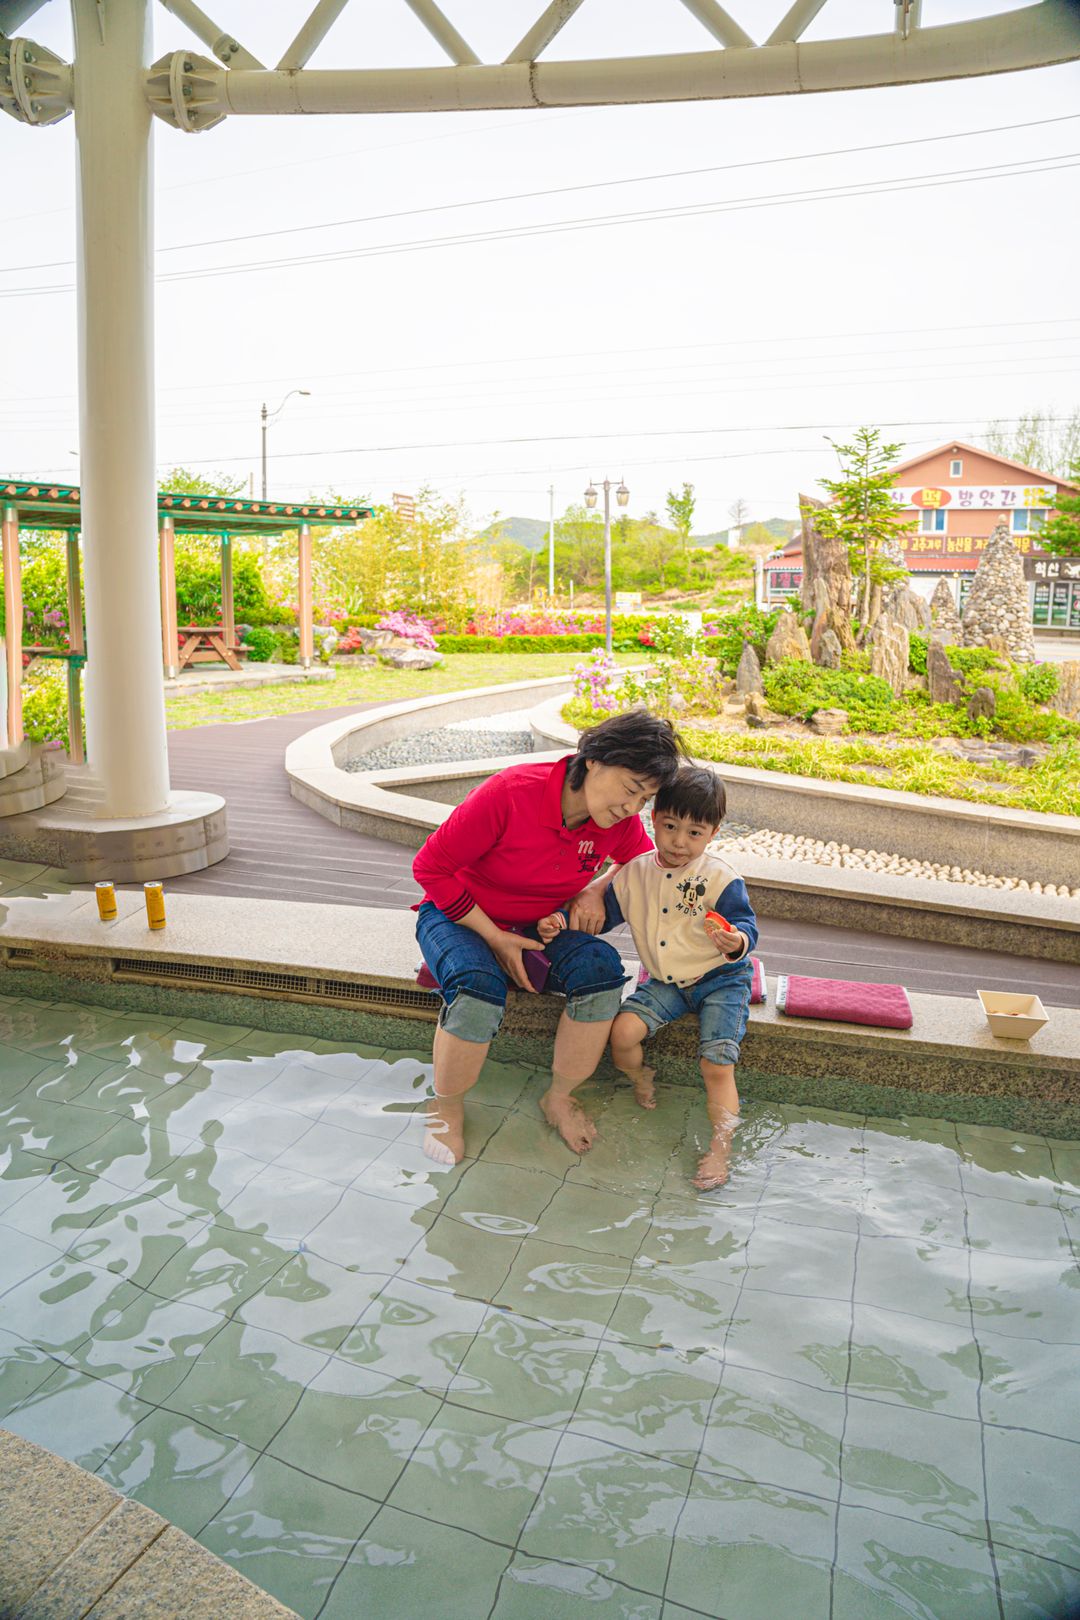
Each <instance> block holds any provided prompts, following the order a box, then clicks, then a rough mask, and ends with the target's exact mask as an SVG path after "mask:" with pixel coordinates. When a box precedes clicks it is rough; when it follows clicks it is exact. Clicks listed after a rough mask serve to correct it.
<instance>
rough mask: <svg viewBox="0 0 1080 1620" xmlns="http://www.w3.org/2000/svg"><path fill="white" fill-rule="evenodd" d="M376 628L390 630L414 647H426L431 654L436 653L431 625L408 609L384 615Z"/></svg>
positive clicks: (400, 609) (392, 633)
mask: <svg viewBox="0 0 1080 1620" xmlns="http://www.w3.org/2000/svg"><path fill="white" fill-rule="evenodd" d="M375 628H376V630H389V632H390V634H391V635H392V636H399V637H400V638H401V640H402V641H411V642H412V644H413V646H414V647H424V648H426V649H427V650H428V651H429V652H434V651H435V637H434V636H433V635H432V633H431V625H430V624H429V623H428V621H427V620H426V619H421V618H419V617H418V616H417V615H416V614H415V613H409V612H408V611H407V610H406V609H403V608H399V609H397V611H396V612H394V613H386V614H384V615H383V617H382V618H381V619H380V620H379V622H378V624H377V625H376V626H375Z"/></svg>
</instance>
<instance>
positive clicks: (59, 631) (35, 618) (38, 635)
mask: <svg viewBox="0 0 1080 1620" xmlns="http://www.w3.org/2000/svg"><path fill="white" fill-rule="evenodd" d="M23 619H24V621H25V622H24V625H23V640H24V641H28V642H29V643H30V644H31V646H35V647H56V648H58V649H59V650H60V651H61V652H67V650H68V647H69V646H70V642H69V639H68V622H67V614H66V613H65V612H64V610H63V609H62V608H46V609H45V610H44V611H43V612H40V613H35V612H34V611H33V609H32V608H29V607H26V608H24V609H23Z"/></svg>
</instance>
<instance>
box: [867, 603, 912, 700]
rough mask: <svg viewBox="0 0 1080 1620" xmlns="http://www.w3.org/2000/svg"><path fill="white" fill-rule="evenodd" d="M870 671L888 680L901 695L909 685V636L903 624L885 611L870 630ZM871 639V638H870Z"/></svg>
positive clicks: (897, 693) (898, 694) (898, 695)
mask: <svg viewBox="0 0 1080 1620" xmlns="http://www.w3.org/2000/svg"><path fill="white" fill-rule="evenodd" d="M870 637H871V638H872V640H871V646H870V673H871V675H879V676H880V677H881V679H882V680H883V681H887V682H888V683H889V685H890V686H891V687H892V689H893V691H894V692H895V693H896V696H897V697H901V696H902V695H903V692H904V690H905V688H906V686H907V677H908V654H909V651H910V645H909V637H908V633H907V631H906V630H905V629H904V626H903V625H902V624H897V623H896V621H895V620H894V619H890V618H889V616H888V615H887V614H885V613H882V614H881V615H880V617H879V618H878V619H877V620H876V621H875V623H874V628H873V630H872V631H871V632H870ZM868 639H870V638H868Z"/></svg>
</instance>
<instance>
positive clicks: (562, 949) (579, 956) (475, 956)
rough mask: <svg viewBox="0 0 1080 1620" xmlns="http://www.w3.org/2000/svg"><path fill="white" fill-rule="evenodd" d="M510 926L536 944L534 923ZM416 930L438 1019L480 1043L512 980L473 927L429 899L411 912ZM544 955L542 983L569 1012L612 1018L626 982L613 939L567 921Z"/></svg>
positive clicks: (593, 1019)
mask: <svg viewBox="0 0 1080 1620" xmlns="http://www.w3.org/2000/svg"><path fill="white" fill-rule="evenodd" d="M514 931H515V933H518V934H523V935H524V936H525V937H526V938H527V939H535V940H536V942H537V949H539V948H540V937H539V935H538V934H537V932H536V929H535V927H534V926H533V925H532V924H530V925H529V926H528V927H523V928H518V929H515V930H514ZM416 938H417V943H418V944H419V946H420V949H421V951H422V952H423V957H424V961H425V962H426V963H427V965H428V968H429V969H430V971H431V975H432V977H433V978H434V979H435V981H436V983H437V984H438V986H439V990H440V993H441V995H442V998H443V1008H442V1012H441V1013H440V1014H439V1023H440V1025H441V1027H442V1028H443V1029H445V1030H446V1031H447V1032H448V1034H450V1035H456V1036H457V1037H458V1038H459V1040H463V1041H475V1042H477V1043H478V1044H484V1045H486V1044H487V1043H488V1042H489V1041H491V1040H493V1039H494V1037H495V1033H496V1031H497V1030H498V1027H499V1025H500V1024H501V1023H502V1018H503V1012H504V1011H505V1009H506V992H507V990H508V988H509V986H510V980H509V978H508V977H507V975H506V973H505V971H504V970H503V969H502V968H501V967H500V966H499V964H498V962H497V961H496V960H495V954H494V952H493V951H492V950H491V948H490V946H489V945H487V944H486V943H485V941H484V940H482V939H481V938H480V935H479V934H476V933H474V932H473V930H472V929H471V928H466V927H464V925H463V924H462V923H456V922H451V921H450V919H449V917H446V916H444V915H443V913H442V912H441V911H440V910H439V908H438V906H435V905H432V903H431V901H430V900H425V901H424V903H423V905H422V906H421V907H420V910H419V912H418V914H417V918H416ZM547 956H548V959H549V961H550V962H551V976H550V978H549V979H548V983H547V988H548V989H550V990H557V991H559V992H561V994H562V995H564V996H565V997H566V1011H567V1015H568V1016H569V1017H570V1018H573V1019H575V1020H576V1021H577V1022H579V1023H582V1024H603V1023H610V1022H611V1020H612V1019H613V1018H614V1017H615V1014H616V1013H617V1012H618V1010H619V998H620V995H621V992H622V987H623V985H624V984H625V982H626V974H625V972H624V971H623V965H622V959H621V958H620V956H619V953H618V951H617V950H615V948H614V946H612V945H609V944H608V943H607V941H606V940H603V939H597V938H596V936H595V934H583V933H581V932H579V931H578V930H577V929H565V930H564V931H563V932H562V933H561V934H557V935H556V936H555V938H554V939H553V940H552V941H551V942H550V943H549V945H548V946H547Z"/></svg>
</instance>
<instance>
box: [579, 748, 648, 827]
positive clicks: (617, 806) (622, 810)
mask: <svg viewBox="0 0 1080 1620" xmlns="http://www.w3.org/2000/svg"><path fill="white" fill-rule="evenodd" d="M659 786H660V784H659V782H657V781H655V780H654V779H653V778H652V777H651V776H641V775H639V774H638V773H637V772H636V771H632V770H630V769H629V767H628V766H626V765H599V764H597V762H596V760H594V759H590V760H587V761H586V764H585V788H584V791H585V808H586V810H587V811H588V812H589V815H590V816H591V817H592V819H593V821H595V823H596V825H597V826H598V827H614V826H615V825H616V823H617V822H620V821H625V820H626V818H627V816H636V815H638V814H639V813H640V811H642V810H644V808H645V806H646V805H647V804H648V802H649V800H650V799H651V798H652V796H653V794H654V793H655V792H656V790H657V788H658V787H659Z"/></svg>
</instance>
